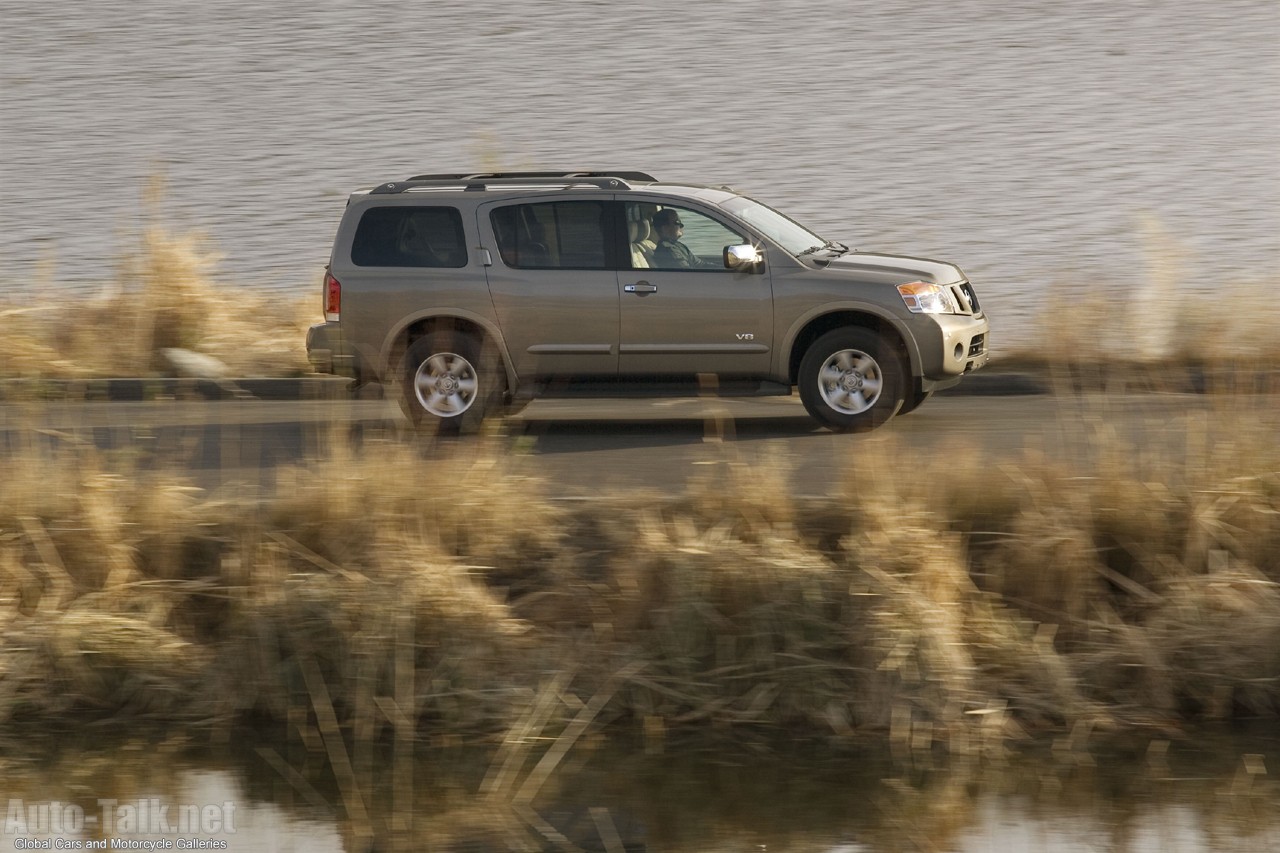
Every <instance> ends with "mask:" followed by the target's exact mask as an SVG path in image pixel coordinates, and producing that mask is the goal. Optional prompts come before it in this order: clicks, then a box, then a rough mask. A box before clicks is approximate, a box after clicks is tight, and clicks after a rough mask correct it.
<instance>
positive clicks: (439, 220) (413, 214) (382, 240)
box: [351, 206, 467, 267]
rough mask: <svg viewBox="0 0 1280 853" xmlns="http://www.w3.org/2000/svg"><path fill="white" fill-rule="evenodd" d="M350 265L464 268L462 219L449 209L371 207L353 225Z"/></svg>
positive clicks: (464, 248)
mask: <svg viewBox="0 0 1280 853" xmlns="http://www.w3.org/2000/svg"><path fill="white" fill-rule="evenodd" d="M351 262H352V263H354V264H355V265H356V266H361V267H464V266H466V265H467V246H466V239H465V237H464V236H463V233H462V216H461V215H459V213H458V211H457V210H456V209H455V208H452V207H400V206H396V207H371V208H369V209H368V210H366V211H365V212H364V215H363V216H361V217H360V224H359V225H358V226H356V237H355V241H354V242H353V243H352V245H351Z"/></svg>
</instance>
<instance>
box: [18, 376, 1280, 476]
mask: <svg viewBox="0 0 1280 853" xmlns="http://www.w3.org/2000/svg"><path fill="white" fill-rule="evenodd" d="M1242 406H1243V407H1245V408H1248V409H1251V410H1256V411H1258V412H1260V413H1261V414H1262V416H1263V417H1269V418H1271V420H1270V421H1269V423H1271V424H1272V425H1275V426H1280V416H1278V415H1277V411H1280V406H1277V405H1276V402H1275V398H1274V397H1273V396H1265V395H1263V396H1258V397H1252V398H1233V399H1231V400H1224V399H1223V398H1218V397H1213V396H1209V395H1189V394H1134V395H1127V396H1124V395H1121V396H1117V395H1106V394H1094V395H1080V396H1075V395H1067V396H1056V395H1029V396H1008V397H983V396H943V395H939V396H937V397H935V398H934V399H932V400H930V401H928V402H927V403H925V405H924V406H922V407H921V408H920V409H919V410H917V411H916V412H913V413H912V414H910V415H908V416H904V417H900V418H896V419H895V420H894V421H893V422H891V423H890V424H889V425H887V426H885V427H882V428H881V429H879V430H876V431H874V432H872V433H869V434H866V435H836V434H833V433H830V432H827V431H825V430H822V429H820V428H818V427H817V426H816V425H815V424H814V423H813V422H812V421H811V420H810V419H809V418H808V417H807V415H806V414H805V412H804V410H803V408H802V407H801V406H800V403H799V401H798V399H796V398H794V397H792V398H755V399H745V400H744V399H739V400H719V399H699V398H681V399H664V400H593V401H578V400H545V401H536V402H534V403H533V404H531V405H530V406H529V407H528V408H527V409H525V410H524V412H522V413H521V414H520V415H518V416H515V417H513V418H510V419H508V420H507V421H506V422H505V423H504V424H503V425H502V426H501V428H499V429H496V430H494V431H493V434H492V435H489V436H487V437H482V438H480V437H468V438H463V439H452V440H447V441H446V440H439V439H433V438H432V437H429V436H421V435H415V434H411V433H409V432H408V431H407V430H406V429H405V428H404V423H403V420H402V419H401V417H400V414H399V411H398V409H397V407H396V406H395V404H394V403H391V402H387V401H382V400H362V401H355V400H352V401H347V400H343V401H315V400H307V401H261V400H243V401H219V402H179V401H173V400H158V401H149V402H58V403H38V404H15V403H8V404H3V405H0V453H3V454H12V453H15V452H32V451H35V450H39V451H40V452H48V451H54V450H60V451H61V450H68V449H71V448H85V447H96V448H98V449H99V450H102V451H104V452H105V453H106V454H107V455H108V456H110V455H112V454H116V455H127V456H129V457H130V458H132V459H136V460H138V464H140V465H141V466H142V467H156V466H170V467H176V468H178V469H181V470H185V471H187V472H189V474H190V476H191V478H192V479H193V481H194V482H195V483H196V484H198V485H201V486H204V487H215V486H218V485H221V484H224V483H232V482H250V483H259V484H269V483H271V482H272V481H273V473H274V471H275V469H276V468H277V466H279V465H281V464H290V463H297V462H304V463H305V462H306V461H308V460H311V459H315V458H318V457H320V456H322V455H323V454H324V453H325V448H326V447H329V446H331V445H330V442H331V441H333V440H335V437H338V436H341V437H348V436H350V437H351V438H352V439H353V441H354V442H355V443H356V445H357V446H358V447H360V448H362V449H363V452H377V450H378V448H379V447H383V446H385V445H386V444H387V443H389V442H411V443H412V444H413V446H415V447H416V448H419V449H420V450H421V452H422V453H423V454H424V455H426V456H427V457H428V458H435V457H443V456H445V455H447V454H450V453H456V452H461V451H465V450H467V449H474V445H475V443H476V442H478V441H493V442H496V443H497V444H496V446H497V447H498V449H499V451H500V452H502V453H504V454H507V455H508V456H509V458H511V460H512V461H513V464H514V465H515V466H516V469H517V470H519V471H521V472H523V473H527V474H529V475H530V476H535V477H539V478H541V479H544V480H545V481H546V483H547V485H548V490H549V491H550V492H551V493H552V494H554V495H558V496H565V497H570V496H589V495H591V494H593V493H596V492H600V491H601V490H606V489H607V490H615V489H635V488H644V489H654V490H662V491H675V490H680V489H682V488H683V487H684V486H685V485H686V484H687V483H688V482H689V481H690V480H691V479H692V478H695V477H697V476H698V475H699V473H701V472H705V471H707V470H708V468H709V467H710V466H716V465H722V464H726V463H736V464H740V465H743V466H746V468H747V469H748V471H751V470H756V469H759V470H760V471H761V472H762V475H763V473H764V472H767V471H772V470H784V471H786V472H788V473H787V476H789V477H790V479H791V484H792V488H793V490H794V491H795V492H796V493H798V494H802V495H804V494H814V495H816V494H823V493H825V492H827V491H828V490H830V489H831V488H832V487H833V486H834V485H835V484H837V483H838V482H841V481H842V480H845V479H846V478H849V477H855V478H856V476H857V473H858V469H859V466H860V465H863V466H865V464H866V463H867V461H868V460H869V459H871V458H873V457H880V456H884V455H886V454H888V455H892V456H893V457H895V458H897V459H900V460H901V462H902V464H903V465H904V466H911V467H913V468H915V469H917V470H920V469H924V470H929V469H930V466H940V467H941V466H947V465H949V464H953V463H954V462H955V461H956V460H958V459H960V458H963V457H964V456H965V455H967V454H973V453H979V452H983V453H989V454H992V455H993V458H995V459H996V460H999V461H1002V462H1007V463H1008V464H1017V462H1018V460H1020V459H1021V458H1022V456H1023V453H1024V451H1026V450H1035V451H1043V452H1045V453H1047V454H1048V455H1050V456H1055V455H1057V456H1063V457H1070V456H1072V455H1079V454H1086V453H1089V452H1090V450H1091V448H1094V447H1096V446H1098V445H1099V444H1101V443H1103V442H1106V441H1111V440H1112V439H1113V438H1115V437H1120V438H1121V439H1123V440H1127V441H1132V442H1135V443H1136V444H1138V445H1140V446H1142V447H1145V448H1148V449H1149V448H1152V447H1162V448H1164V449H1165V451H1166V452H1168V453H1170V454H1185V453H1186V452H1187V448H1188V445H1187V442H1188V441H1195V440H1198V439H1197V436H1201V435H1203V434H1204V432H1205V429H1204V428H1205V427H1206V425H1212V424H1223V423H1227V422H1229V421H1230V419H1232V418H1234V417H1237V416H1238V414H1239V410H1240V407H1242ZM1273 434H1274V433H1273ZM767 482H768V481H767V480H766V479H765V478H764V477H763V476H762V487H763V486H764V485H765V484H766V483H767Z"/></svg>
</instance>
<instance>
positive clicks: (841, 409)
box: [797, 328, 906, 432]
mask: <svg viewBox="0 0 1280 853" xmlns="http://www.w3.org/2000/svg"><path fill="white" fill-rule="evenodd" d="M797 382H798V384H799V386H800V399H801V401H802V402H803V403H804V407H805V409H807V410H808V412H809V414H810V415H812V416H813V418H814V419H815V420H817V421H819V422H820V423H822V424H823V425H824V426H827V427H829V428H830V429H833V430H835V431H836V432H863V431H866V430H870V429H875V428H876V427H878V426H880V425H881V424H883V423H885V422H886V421H888V420H889V419H890V418H892V417H893V416H894V415H895V414H897V412H898V410H899V409H900V408H901V407H902V405H903V401H904V399H905V396H906V371H905V370H904V368H903V366H902V359H901V357H900V356H899V355H898V353H897V351H896V350H895V349H894V348H893V346H892V345H891V344H890V343H889V342H888V341H886V340H885V339H884V337H882V336H881V335H879V334H877V333H876V332H874V331H872V330H870V329H861V328H846V329H835V330H833V331H830V332H827V333H826V334H825V335H823V336H822V337H820V338H818V339H817V340H816V341H814V342H813V343H812V344H811V345H810V346H809V349H808V350H807V351H806V352H805V354H804V358H803V359H801V361H800V373H799V375H798V377H797Z"/></svg>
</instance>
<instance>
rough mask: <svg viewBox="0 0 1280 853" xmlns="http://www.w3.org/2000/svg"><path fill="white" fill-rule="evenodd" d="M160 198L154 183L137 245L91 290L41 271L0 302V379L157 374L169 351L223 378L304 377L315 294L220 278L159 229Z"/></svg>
mask: <svg viewBox="0 0 1280 853" xmlns="http://www.w3.org/2000/svg"><path fill="white" fill-rule="evenodd" d="M163 195H164V182H163V180H162V179H159V178H156V179H153V180H152V182H151V184H150V186H149V188H148V191H147V193H146V197H147V204H146V208H145V217H144V224H143V226H142V228H141V230H140V232H139V233H138V234H136V236H135V237H134V240H136V242H135V243H134V245H133V246H132V247H130V248H129V249H127V250H126V251H125V252H124V254H123V255H122V257H121V258H120V260H119V261H118V263H117V266H116V269H115V270H114V273H113V274H111V278H110V279H109V280H108V281H106V282H104V284H103V286H102V287H101V288H100V289H99V291H98V292H97V293H87V294H86V293H68V292H66V291H65V290H60V289H59V288H58V286H57V283H56V282H54V281H53V280H52V274H51V272H49V270H48V268H47V267H46V269H45V270H44V271H42V272H41V277H42V279H43V280H41V281H38V282H36V285H35V286H34V287H31V288H23V289H20V290H19V291H16V292H14V293H11V294H9V295H7V296H4V297H0V320H3V322H4V327H5V334H4V335H3V336H0V378H5V379H83V378H108V377H110V378H118V377H146V376H157V375H164V374H165V373H166V372H167V371H168V370H169V369H170V368H168V366H167V365H166V364H165V362H164V360H163V359H162V358H161V355H160V353H161V350H163V349H167V348H178V349H188V350H193V351H196V352H200V353H202V354H204V355H207V356H211V357H213V358H216V359H218V360H219V361H220V362H222V364H223V365H225V366H226V369H227V372H228V375H230V376H295V375H299V374H302V373H308V372H310V367H309V365H308V363H307V358H306V352H305V348H304V343H303V342H304V339H305V335H306V330H307V326H309V325H311V324H312V323H313V322H316V321H317V320H316V315H317V314H318V311H319V309H318V304H319V303H318V298H317V294H318V292H319V291H318V288H317V290H316V292H315V293H310V292H309V293H307V294H306V298H305V299H304V298H295V299H284V300H282V299H280V298H279V297H278V296H273V295H271V294H268V293H259V292H255V291H254V290H253V289H252V288H251V287H247V286H244V285H242V284H234V285H230V284H227V283H226V282H222V281H219V278H218V274H217V262H218V259H219V256H218V254H217V253H216V252H215V251H214V249H213V248H212V247H211V245H210V244H209V242H208V240H207V239H206V238H205V237H204V236H203V235H201V234H200V233H198V232H194V231H185V232H183V231H175V230H174V229H173V228H171V227H170V226H169V225H168V224H167V223H166V221H165V216H164V213H163ZM17 294H21V297H19V296H18V295H17ZM31 294H37V295H36V296H35V297H34V298H32V297H31Z"/></svg>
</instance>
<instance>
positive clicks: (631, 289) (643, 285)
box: [622, 281, 658, 293]
mask: <svg viewBox="0 0 1280 853" xmlns="http://www.w3.org/2000/svg"><path fill="white" fill-rule="evenodd" d="M622 289H623V290H625V291H626V292H627V293H657V292H658V285H656V284H650V283H649V282H647V281H637V282H636V283H635V284H624V285H623V286H622Z"/></svg>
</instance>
